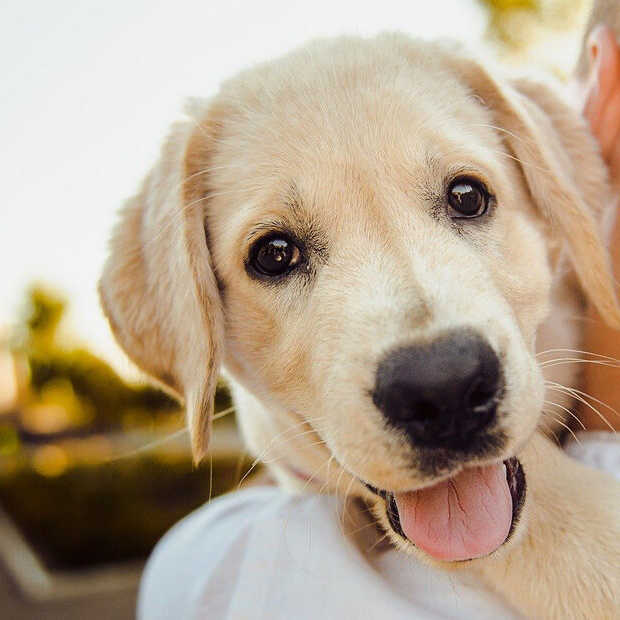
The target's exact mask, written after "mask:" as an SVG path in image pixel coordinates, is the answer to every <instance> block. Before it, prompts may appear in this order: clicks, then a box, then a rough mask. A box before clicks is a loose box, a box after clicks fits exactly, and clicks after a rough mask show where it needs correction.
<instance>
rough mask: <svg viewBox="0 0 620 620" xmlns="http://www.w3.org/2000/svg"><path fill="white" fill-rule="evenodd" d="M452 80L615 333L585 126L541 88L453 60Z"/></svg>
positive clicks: (597, 159) (593, 148)
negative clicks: (477, 111) (472, 96)
mask: <svg viewBox="0 0 620 620" xmlns="http://www.w3.org/2000/svg"><path fill="white" fill-rule="evenodd" d="M456 64H457V70H458V71H459V75H462V76H464V77H465V80H466V81H467V82H468V84H469V85H470V86H471V88H472V89H473V90H474V92H475V93H476V95H478V96H479V97H480V98H481V99H482V100H483V102H484V104H485V106H486V107H488V108H489V110H490V111H491V113H492V114H493V115H494V117H495V124H496V125H497V126H498V128H499V129H500V131H501V132H502V136H503V138H504V141H505V143H506V144H507V145H508V148H509V149H510V150H511V151H512V154H513V155H514V156H515V158H516V161H517V162H518V164H519V165H520V167H521V170H522V173H523V177H524V178H525V180H526V183H527V185H528V189H529V192H530V195H531V197H532V200H533V201H534V203H535V204H536V205H537V206H538V208H539V209H540V210H541V212H542V213H543V214H544V216H545V217H546V218H548V220H549V221H550V222H551V225H552V226H553V227H554V228H555V229H556V230H557V231H558V232H560V234H561V236H562V237H563V238H564V239H565V240H566V243H567V247H568V251H569V254H570V258H571V260H572V263H573V266H574V269H575V272H576V274H577V277H578V279H579V282H580V284H581V287H582V288H583V290H584V292H585V293H586V295H587V296H588V297H589V299H590V301H591V302H592V303H593V304H594V305H595V306H596V308H597V310H598V311H599V313H600V314H601V316H602V317H603V318H604V319H605V321H606V322H607V323H608V324H609V325H611V326H613V327H616V328H618V327H620V309H619V307H618V302H617V300H616V295H615V287H614V280H613V277H612V272H611V267H610V260H609V255H608V252H607V250H606V246H605V243H604V242H603V239H602V237H601V229H602V225H601V224H602V219H603V215H604V212H605V210H606V209H607V208H608V207H609V205H610V204H612V201H611V193H610V189H609V185H608V179H607V171H606V167H605V164H604V162H603V160H602V158H601V156H600V153H599V149H598V147H597V144H596V142H595V140H594V138H593V137H592V135H591V134H590V132H589V130H588V128H587V126H586V123H585V121H583V120H582V119H581V117H580V116H579V115H578V114H577V112H575V111H574V110H572V109H571V108H569V107H568V106H567V105H565V104H563V103H562V102H561V101H560V100H559V98H558V97H557V96H556V95H555V94H553V93H552V91H551V90H550V89H548V88H547V87H545V86H543V85H541V84H538V83H533V82H529V81H526V80H519V81H514V82H512V83H505V82H504V83H501V82H500V81H498V80H496V79H495V78H494V77H492V75H491V74H490V73H489V72H488V71H487V70H486V69H484V68H483V67H481V66H480V65H478V64H476V63H474V62H471V61H469V60H466V59H464V58H461V59H459V60H458V61H457V63H456Z"/></svg>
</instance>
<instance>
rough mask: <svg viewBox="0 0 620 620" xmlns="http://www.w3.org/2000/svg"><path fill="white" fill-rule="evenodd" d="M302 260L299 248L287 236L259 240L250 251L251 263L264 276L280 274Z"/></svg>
mask: <svg viewBox="0 0 620 620" xmlns="http://www.w3.org/2000/svg"><path fill="white" fill-rule="evenodd" d="M300 261H301V252H300V250H299V248H298V247H297V246H296V245H295V244H294V243H293V242H292V241H291V240H290V239H288V238H287V237H285V236H275V237H268V238H266V239H260V240H259V241H257V242H256V243H255V244H254V246H253V247H252V250H251V252H250V264H251V265H252V267H253V269H254V270H255V271H257V272H258V273H260V274H261V275H264V276H279V275H282V274H284V273H286V272H287V271H290V270H291V269H292V268H293V267H295V266H296V265H297V264H299V262H300Z"/></svg>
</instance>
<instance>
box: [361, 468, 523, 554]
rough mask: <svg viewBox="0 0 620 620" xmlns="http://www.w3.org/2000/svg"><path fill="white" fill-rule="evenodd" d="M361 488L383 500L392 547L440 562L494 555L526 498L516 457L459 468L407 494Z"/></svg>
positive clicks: (506, 538)
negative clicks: (396, 546) (393, 541)
mask: <svg viewBox="0 0 620 620" xmlns="http://www.w3.org/2000/svg"><path fill="white" fill-rule="evenodd" d="M364 484H365V486H366V487H367V488H368V489H370V490H371V491H372V492H373V493H375V494H376V495H377V496H379V497H381V498H382V499H383V502H382V503H381V504H382V506H381V512H383V510H384V511H385V512H384V517H385V519H383V521H384V524H385V526H386V528H388V529H389V532H388V533H389V534H391V537H392V538H393V539H395V542H397V543H398V544H399V546H401V547H405V548H407V547H408V546H410V545H411V546H413V547H414V548H415V549H416V551H418V552H422V554H423V555H425V556H427V557H429V558H431V559H432V560H435V561H440V562H463V561H469V560H474V559H477V558H482V557H486V556H489V555H492V554H493V553H495V552H497V551H498V550H499V549H500V548H502V547H503V546H504V545H505V544H506V543H507V542H508V541H509V540H510V539H511V537H512V536H513V534H514V532H515V528H516V527H517V524H518V523H519V519H520V516H521V513H522V510H523V506H524V504H525V498H526V493H527V490H526V481H525V473H524V471H523V468H522V466H521V463H520V462H519V460H518V459H517V458H516V457H512V458H510V459H507V460H505V461H502V462H498V463H495V464H492V465H487V466H484V467H475V468H468V469H463V470H461V471H460V472H458V473H457V474H456V475H455V476H453V477H452V478H448V479H445V480H441V481H440V482H438V483H436V484H435V485H432V486H429V487H425V488H423V489H419V490H416V491H410V492H407V493H393V492H392V491H389V490H384V489H377V488H375V487H373V486H371V485H369V484H366V483H364Z"/></svg>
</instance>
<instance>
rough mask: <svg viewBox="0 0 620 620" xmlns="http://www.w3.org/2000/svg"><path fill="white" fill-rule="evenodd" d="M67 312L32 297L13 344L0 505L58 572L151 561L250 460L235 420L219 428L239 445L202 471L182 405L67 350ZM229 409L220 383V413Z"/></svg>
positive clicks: (46, 298)
mask: <svg viewBox="0 0 620 620" xmlns="http://www.w3.org/2000/svg"><path fill="white" fill-rule="evenodd" d="M65 310H66V303H65V301H64V300H63V299H62V297H61V296H59V295H57V294H55V293H53V292H50V291H48V290H46V289H45V288H43V287H41V286H35V287H33V288H32V289H31V290H30V291H29V293H28V297H27V310H26V312H25V313H24V316H23V318H22V321H21V326H20V328H18V330H16V333H15V334H14V337H13V342H12V345H11V350H12V355H13V359H14V360H15V364H14V366H15V369H16V374H17V375H19V378H18V380H17V384H18V390H17V401H16V403H15V405H14V406H13V407H12V408H11V409H9V410H8V411H5V412H4V413H3V414H2V415H0V503H1V504H2V506H3V508H4V509H5V510H6V511H7V513H8V514H9V515H10V516H11V517H12V518H13V519H14V520H15V522H16V523H17V525H18V526H19V528H20V529H21V530H22V532H23V533H24V534H25V536H26V537H27V538H28V540H30V542H31V543H32V544H33V545H34V546H35V548H36V549H37V551H38V552H39V553H40V554H41V555H42V557H43V559H44V561H45V562H46V563H47V564H48V565H49V566H50V567H52V568H65V569H66V568H80V567H84V566H90V565H94V564H100V563H105V562H116V561H122V560H128V559H136V558H143V557H145V556H146V555H147V554H148V553H149V552H150V550H151V549H152V547H153V546H154V545H155V543H156V542H157V540H158V539H159V538H160V537H161V536H162V534H163V533H164V532H165V531H166V530H167V529H169V528H170V527H171V526H172V525H173V524H174V523H175V522H176V521H178V520H179V519H181V518H182V517H183V516H185V515H186V514H187V513H188V512H190V511H191V510H193V509H194V508H196V507H197V506H199V505H201V504H202V503H204V502H205V501H207V500H208V499H209V498H210V497H215V496H217V495H219V494H221V493H223V492H224V491H227V490H229V489H231V488H233V487H234V486H235V485H236V484H237V483H238V482H239V480H240V478H241V477H242V476H243V474H244V472H245V471H247V469H248V467H249V462H248V459H247V457H246V456H245V455H243V454H239V449H240V444H237V443H236V441H231V440H230V438H231V437H233V438H234V437H235V420H234V416H233V415H226V416H223V417H221V419H218V420H217V422H216V426H217V428H218V431H219V432H224V435H226V436H227V437H228V438H229V444H230V445H229V444H226V442H224V444H225V446H224V449H221V450H220V451H219V453H218V454H221V456H218V457H217V458H214V459H213V460H212V461H209V462H208V463H206V464H205V465H203V466H201V467H195V466H194V465H193V462H192V455H191V452H190V450H189V446H188V442H183V437H182V435H183V434H184V431H183V430H179V422H180V421H181V420H180V418H181V413H182V412H181V408H180V406H179V404H178V403H177V402H176V401H175V400H174V399H173V398H171V397H170V396H168V395H167V394H165V393H164V392H162V391H160V390H158V389H156V388H155V387H151V386H147V385H133V384H130V383H127V382H125V381H124V380H123V379H122V378H121V377H120V376H119V375H118V374H117V373H116V372H115V371H114V370H113V369H112V368H111V367H110V366H109V365H108V364H107V363H106V362H104V361H103V360H101V359H99V358H98V357H97V356H96V355H93V354H92V353H91V352H90V351H87V350H85V349H80V348H70V347H67V346H63V343H62V337H61V334H60V327H61V323H62V319H63V317H64V314H65ZM24 369H25V370H24ZM230 409H231V398H230V393H229V391H228V389H227V387H226V386H225V385H224V384H223V383H220V385H219V386H218V390H217V393H216V399H215V410H216V412H218V413H222V412H223V410H230ZM218 431H216V433H218ZM185 438H186V437H185ZM178 439H181V441H180V442H179V441H177V440H178ZM174 442H176V443H174ZM224 444H221V445H224ZM226 446H228V447H226ZM136 447H137V449H136ZM119 455H120V456H119ZM211 468H212V469H211Z"/></svg>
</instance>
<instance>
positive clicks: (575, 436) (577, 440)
mask: <svg viewBox="0 0 620 620" xmlns="http://www.w3.org/2000/svg"><path fill="white" fill-rule="evenodd" d="M545 413H547V414H548V415H549V416H550V417H551V418H552V419H553V420H554V422H557V423H558V424H559V425H560V426H563V427H564V428H565V429H566V430H567V431H568V432H569V433H570V434H571V435H572V436H573V438H574V439H575V441H576V442H577V443H578V444H579V445H581V442H580V441H579V438H578V437H577V435H575V433H573V430H572V429H571V428H570V426H567V425H566V424H564V422H562V420H560V419H558V418H556V417H555V416H554V415H553V414H552V413H551V412H550V411H545Z"/></svg>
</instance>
